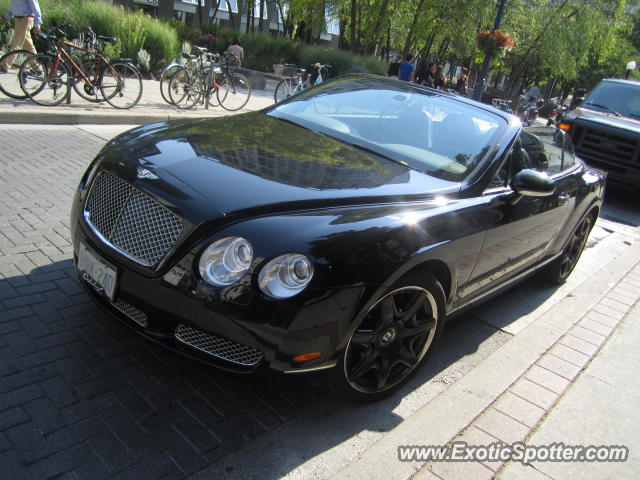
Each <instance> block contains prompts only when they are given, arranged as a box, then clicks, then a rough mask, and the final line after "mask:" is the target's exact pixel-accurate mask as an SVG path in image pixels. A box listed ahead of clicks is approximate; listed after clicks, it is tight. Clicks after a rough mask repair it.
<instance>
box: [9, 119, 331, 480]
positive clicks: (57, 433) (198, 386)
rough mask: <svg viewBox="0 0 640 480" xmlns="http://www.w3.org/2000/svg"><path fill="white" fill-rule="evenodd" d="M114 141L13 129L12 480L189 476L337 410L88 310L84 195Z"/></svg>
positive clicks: (305, 387) (312, 392)
mask: <svg viewBox="0 0 640 480" xmlns="http://www.w3.org/2000/svg"><path fill="white" fill-rule="evenodd" d="M103 143H104V141H103V140H101V139H99V138H97V137H94V136H92V135H90V134H87V133H85V132H81V131H79V130H76V129H72V128H68V129H66V130H62V129H56V128H53V127H52V128H50V129H47V128H45V127H39V128H38V130H34V129H32V130H29V131H23V130H20V129H17V128H7V129H2V130H0V145H2V146H3V147H2V149H0V192H1V195H0V379H1V381H0V472H1V473H0V477H1V478H6V479H20V480H28V479H48V478H56V479H58V478H59V479H62V478H64V479H75V480H79V479H85V478H86V479H91V480H97V479H102V478H116V479H128V478H131V479H134V478H135V479H139V480H143V479H160V478H163V479H169V478H184V477H185V476H187V475H189V474H192V473H194V472H197V471H199V470H201V469H203V468H205V467H206V466H207V465H209V464H210V463H212V462H215V461H217V460H218V459H220V458H221V457H223V456H224V455H225V454H226V453H228V452H230V451H233V450H236V449H237V448H239V447H240V446H242V445H245V444H246V443H248V442H249V441H250V439H252V438H254V437H256V436H258V435H260V434H261V433H264V432H267V431H269V430H271V429H273V428H275V427H278V426H279V425H281V424H282V423H283V422H285V421H286V420H288V419H291V418H292V417H294V416H298V415H302V414H305V413H308V411H310V410H312V409H313V404H314V403H317V402H319V401H325V402H326V401H330V395H329V394H328V393H327V391H326V390H325V389H324V388H322V387H320V386H317V385H314V384H311V383H300V382H298V383H295V384H292V385H289V384H286V385H284V386H283V385H273V384H271V383H269V382H270V381H269V380H259V379H251V380H248V379H246V378H237V377H233V376H230V375H225V374H221V373H219V372H217V371H213V370H212V369H210V368H208V367H206V366H201V365H199V364H196V363H194V362H192V361H189V360H187V359H183V358H181V357H179V356H177V355H175V354H173V353H170V352H166V351H165V350H163V349H161V348H160V347H157V346H155V345H151V344H150V343H148V342H147V341H145V340H144V339H142V338H139V337H137V336H134V335H133V334H132V333H131V332H130V331H129V330H127V329H125V328H124V327H122V326H120V325H118V324H116V323H114V322H112V321H111V320H110V319H108V318H106V317H105V316H104V315H103V314H101V313H100V312H98V311H97V309H96V308H95V307H94V306H93V305H92V304H91V303H90V302H89V299H88V297H87V296H86V294H85V293H84V292H83V290H82V288H81V285H80V284H79V282H78V280H77V278H76V276H75V272H74V269H73V262H72V247H71V243H70V240H69V210H70V204H71V199H72V194H73V190H74V188H75V186H76V184H77V182H78V180H79V178H80V176H81V174H82V172H83V171H84V169H85V168H86V166H87V165H88V163H89V161H90V160H91V159H92V158H93V157H94V156H95V154H96V153H97V152H98V150H99V149H100V147H101V146H102V144H103Z"/></svg>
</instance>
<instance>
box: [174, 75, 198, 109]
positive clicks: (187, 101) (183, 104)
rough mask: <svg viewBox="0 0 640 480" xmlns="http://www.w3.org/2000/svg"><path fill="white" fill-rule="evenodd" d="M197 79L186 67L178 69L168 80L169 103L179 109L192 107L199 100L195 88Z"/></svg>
mask: <svg viewBox="0 0 640 480" xmlns="http://www.w3.org/2000/svg"><path fill="white" fill-rule="evenodd" d="M197 82H198V79H197V78H195V77H193V78H192V75H191V74H189V71H188V70H187V69H186V68H183V69H181V70H178V71H177V72H176V73H174V74H173V76H172V77H171V81H170V82H169V98H170V99H171V103H172V104H174V105H175V106H176V107H178V108H180V109H188V108H193V107H194V106H195V105H196V103H197V102H198V101H199V100H200V96H201V95H200V93H199V92H198V89H197V88H196V85H197Z"/></svg>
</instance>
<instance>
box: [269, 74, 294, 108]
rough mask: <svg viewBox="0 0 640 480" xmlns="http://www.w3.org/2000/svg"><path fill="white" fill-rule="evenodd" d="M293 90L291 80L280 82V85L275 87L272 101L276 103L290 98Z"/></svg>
mask: <svg viewBox="0 0 640 480" xmlns="http://www.w3.org/2000/svg"><path fill="white" fill-rule="evenodd" d="M292 90H293V80H291V79H286V80H280V83H278V85H276V89H275V91H274V92H273V99H274V100H275V101H276V103H278V102H281V101H282V100H284V99H285V98H289V97H290V96H291V91H292Z"/></svg>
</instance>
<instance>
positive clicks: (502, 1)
mask: <svg viewBox="0 0 640 480" xmlns="http://www.w3.org/2000/svg"><path fill="white" fill-rule="evenodd" d="M496 3H497V5H498V12H497V13H496V20H495V22H494V23H493V29H494V30H498V29H499V28H500V24H501V23H502V16H503V15H504V6H505V5H506V3H507V0H497V1H496ZM492 56H493V52H492V51H491V50H487V51H485V52H484V61H483V62H482V68H481V69H480V80H479V81H478V84H477V85H476V89H475V90H474V91H473V99H474V100H478V101H480V98H482V94H483V93H484V88H485V86H486V85H487V75H488V74H489V65H490V64H491V57H492Z"/></svg>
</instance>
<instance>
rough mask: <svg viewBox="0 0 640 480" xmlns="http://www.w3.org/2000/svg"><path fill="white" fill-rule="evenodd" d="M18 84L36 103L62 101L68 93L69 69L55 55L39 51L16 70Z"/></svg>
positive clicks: (56, 103)
mask: <svg viewBox="0 0 640 480" xmlns="http://www.w3.org/2000/svg"><path fill="white" fill-rule="evenodd" d="M18 76H19V79H20V86H21V87H22V90H23V91H24V93H26V94H27V96H28V97H29V98H30V99H31V100H33V101H34V102H36V103H37V104H38V105H44V106H52V105H58V104H59V103H62V101H63V100H64V99H65V98H67V94H68V93H69V88H70V87H69V80H70V77H71V71H70V70H69V67H68V66H67V64H66V63H64V62H63V61H62V60H60V59H59V58H57V57H56V56H55V55H50V54H48V53H39V54H37V55H35V56H33V57H32V58H29V61H28V62H24V63H23V64H22V66H21V67H20V70H19V71H18Z"/></svg>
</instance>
